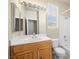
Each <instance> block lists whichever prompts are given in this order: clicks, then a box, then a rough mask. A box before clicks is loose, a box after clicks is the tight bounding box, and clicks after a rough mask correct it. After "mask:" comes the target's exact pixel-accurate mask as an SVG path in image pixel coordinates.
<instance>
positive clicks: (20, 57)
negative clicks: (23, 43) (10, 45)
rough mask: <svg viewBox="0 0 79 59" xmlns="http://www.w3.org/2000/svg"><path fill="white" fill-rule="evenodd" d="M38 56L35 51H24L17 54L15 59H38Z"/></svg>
mask: <svg viewBox="0 0 79 59" xmlns="http://www.w3.org/2000/svg"><path fill="white" fill-rule="evenodd" d="M36 55H37V54H36V52H34V51H24V52H20V53H17V54H16V55H15V56H14V59H37V57H36Z"/></svg>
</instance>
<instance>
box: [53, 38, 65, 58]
mask: <svg viewBox="0 0 79 59" xmlns="http://www.w3.org/2000/svg"><path fill="white" fill-rule="evenodd" d="M58 45H59V41H58V39H52V47H53V49H54V53H55V57H56V58H55V59H64V56H65V50H64V49H63V48H61V47H59V46H58ZM57 57H58V58H57Z"/></svg>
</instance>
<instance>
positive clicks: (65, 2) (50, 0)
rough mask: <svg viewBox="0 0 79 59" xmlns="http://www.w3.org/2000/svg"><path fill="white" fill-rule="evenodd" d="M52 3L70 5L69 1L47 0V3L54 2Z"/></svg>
mask: <svg viewBox="0 0 79 59" xmlns="http://www.w3.org/2000/svg"><path fill="white" fill-rule="evenodd" d="M54 1H57V2H59V3H62V4H66V5H70V0H48V2H54Z"/></svg>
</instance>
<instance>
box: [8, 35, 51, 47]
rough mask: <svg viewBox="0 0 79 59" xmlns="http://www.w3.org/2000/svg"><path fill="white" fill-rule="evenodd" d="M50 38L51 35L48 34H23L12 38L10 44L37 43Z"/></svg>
mask: <svg viewBox="0 0 79 59" xmlns="http://www.w3.org/2000/svg"><path fill="white" fill-rule="evenodd" d="M45 40H50V38H49V37H47V36H46V35H43V34H41V35H35V36H33V35H29V36H23V37H18V38H13V39H10V40H9V42H10V46H15V45H20V44H28V43H35V42H40V41H45Z"/></svg>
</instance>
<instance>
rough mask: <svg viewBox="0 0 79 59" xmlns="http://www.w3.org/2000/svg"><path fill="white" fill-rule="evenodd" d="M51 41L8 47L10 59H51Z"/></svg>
mask: <svg viewBox="0 0 79 59" xmlns="http://www.w3.org/2000/svg"><path fill="white" fill-rule="evenodd" d="M51 49H52V48H51V41H50V40H48V41H41V42H36V43H30V44H23V45H17V46H11V47H10V50H11V52H10V57H11V58H10V59H52V50H51Z"/></svg>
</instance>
